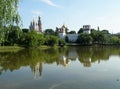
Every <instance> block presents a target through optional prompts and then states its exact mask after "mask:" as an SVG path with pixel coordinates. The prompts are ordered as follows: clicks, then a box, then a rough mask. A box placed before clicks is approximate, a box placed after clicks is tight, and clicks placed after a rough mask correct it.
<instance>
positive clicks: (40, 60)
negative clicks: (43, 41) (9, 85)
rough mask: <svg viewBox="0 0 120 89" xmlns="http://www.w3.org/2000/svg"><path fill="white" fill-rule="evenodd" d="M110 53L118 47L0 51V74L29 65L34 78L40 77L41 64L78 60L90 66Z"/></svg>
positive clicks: (63, 64) (62, 63) (117, 51)
mask: <svg viewBox="0 0 120 89" xmlns="http://www.w3.org/2000/svg"><path fill="white" fill-rule="evenodd" d="M111 55H120V48H116V47H111V48H110V47H107V48H104V47H99V48H97V47H68V48H65V49H64V48H60V49H48V50H38V49H35V50H33V49H32V50H27V49H26V50H21V51H19V52H1V53H0V74H2V73H3V71H7V70H10V71H11V72H12V71H14V70H18V69H20V68H21V67H24V66H30V68H31V71H32V72H33V74H34V78H35V79H36V78H37V75H39V77H40V78H41V77H42V71H43V65H44V64H45V63H46V64H53V63H56V64H57V65H62V66H64V67H66V66H67V65H68V64H69V62H70V61H75V60H77V59H78V60H79V61H80V63H81V64H83V65H84V67H90V66H92V63H95V62H96V61H97V62H98V64H99V63H100V61H103V60H104V61H107V60H109V57H110V56H111Z"/></svg>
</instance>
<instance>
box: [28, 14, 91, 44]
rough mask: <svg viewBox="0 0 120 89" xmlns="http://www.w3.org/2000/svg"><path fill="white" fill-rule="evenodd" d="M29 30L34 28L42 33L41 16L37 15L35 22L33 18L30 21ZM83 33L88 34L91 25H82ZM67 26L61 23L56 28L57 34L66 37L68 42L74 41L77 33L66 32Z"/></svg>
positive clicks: (62, 37)
mask: <svg viewBox="0 0 120 89" xmlns="http://www.w3.org/2000/svg"><path fill="white" fill-rule="evenodd" d="M29 29H30V30H35V31H37V33H42V32H43V31H42V23H41V17H40V16H39V17H38V22H35V21H34V20H33V21H32V22H31V23H30V26H29ZM82 29H83V33H87V34H90V33H91V26H90V25H83V27H82ZM66 30H67V27H66V26H65V25H63V26H62V27H60V28H58V35H59V37H60V38H61V39H65V37H66V36H67V37H68V40H69V41H70V42H76V40H77V38H78V36H79V34H67V33H66V32H67V31H66Z"/></svg>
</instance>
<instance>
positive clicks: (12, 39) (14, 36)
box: [5, 26, 22, 46]
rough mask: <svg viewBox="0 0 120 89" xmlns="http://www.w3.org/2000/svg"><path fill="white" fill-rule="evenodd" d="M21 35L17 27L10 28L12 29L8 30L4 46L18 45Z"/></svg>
mask: <svg viewBox="0 0 120 89" xmlns="http://www.w3.org/2000/svg"><path fill="white" fill-rule="evenodd" d="M21 34H22V31H21V29H20V28H19V27H18V26H14V27H12V29H10V30H9V33H8V34H7V35H8V36H6V38H7V39H6V41H5V45H12V46H13V45H14V44H18V41H19V39H20V35H21Z"/></svg>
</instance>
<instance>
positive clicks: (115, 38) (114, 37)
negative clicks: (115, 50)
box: [111, 36, 120, 44]
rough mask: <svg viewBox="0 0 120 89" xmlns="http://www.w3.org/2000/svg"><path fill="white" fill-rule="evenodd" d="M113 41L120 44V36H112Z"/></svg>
mask: <svg viewBox="0 0 120 89" xmlns="http://www.w3.org/2000/svg"><path fill="white" fill-rule="evenodd" d="M111 43H112V44H120V38H119V37H117V36H112V37H111Z"/></svg>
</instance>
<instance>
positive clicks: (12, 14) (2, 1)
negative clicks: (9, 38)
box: [0, 0, 20, 43]
mask: <svg viewBox="0 0 120 89" xmlns="http://www.w3.org/2000/svg"><path fill="white" fill-rule="evenodd" d="M19 1H20V0H0V43H2V42H4V41H5V37H6V35H5V33H6V32H8V28H10V27H13V26H18V25H19V22H20V16H19V14H18V4H19Z"/></svg>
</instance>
